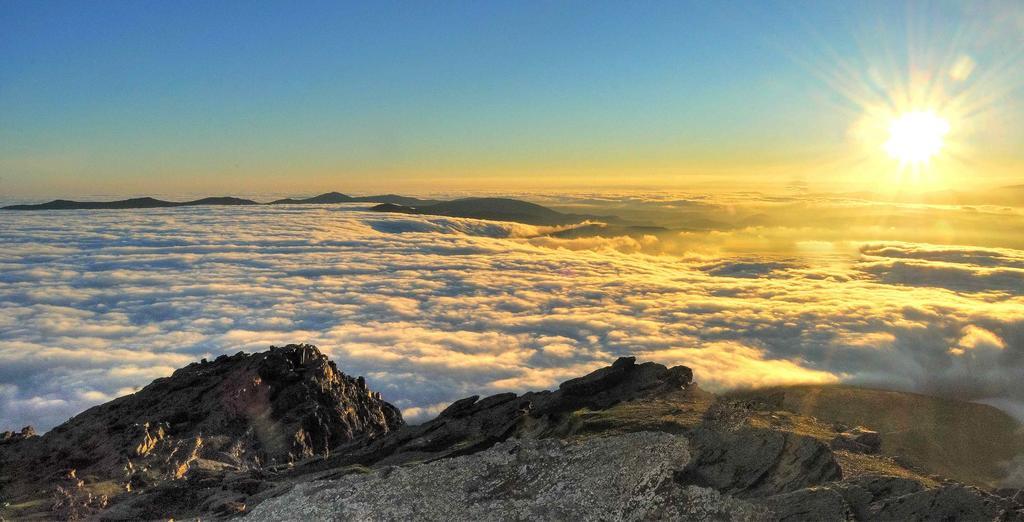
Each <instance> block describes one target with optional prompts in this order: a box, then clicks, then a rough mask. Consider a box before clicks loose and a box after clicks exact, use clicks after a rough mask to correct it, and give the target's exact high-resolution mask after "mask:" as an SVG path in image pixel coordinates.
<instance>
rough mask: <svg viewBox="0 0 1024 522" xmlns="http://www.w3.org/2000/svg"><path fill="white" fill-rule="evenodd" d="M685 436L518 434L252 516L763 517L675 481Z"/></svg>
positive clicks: (280, 500)
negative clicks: (564, 438)
mask: <svg viewBox="0 0 1024 522" xmlns="http://www.w3.org/2000/svg"><path fill="white" fill-rule="evenodd" d="M687 447H688V444H687V440H686V438H684V437H682V436H678V435H671V434H667V433H655V432H640V433H631V434H626V435H617V436H610V437H595V438H591V439H587V440H584V441H578V442H565V441H561V440H556V439H542V440H521V439H516V440H510V441H508V442H504V443H501V444H498V445H496V446H494V447H493V448H491V449H488V450H485V451H481V452H478V453H476V454H474V455H469V456H463V457H455V458H450V459H445V460H441V461H435V462H430V463H425V464H418V465H410V466H403V467H388V468H384V469H381V470H377V471H374V472H371V473H367V474H353V475H347V476H345V477H342V478H340V479H337V480H331V481H322V482H319V483H309V482H306V483H302V484H299V485H297V486H296V487H295V488H294V489H293V490H291V491H290V492H288V493H287V494H285V495H283V496H280V497H277V498H273V499H270V500H267V501H265V502H263V503H262V504H260V505H259V506H257V507H256V509H255V510H254V511H253V512H252V513H251V514H249V515H248V516H247V517H245V520H249V521H280V520H300V519H301V520H445V521H447V520H523V521H526V520H583V521H586V520H663V519H674V520H759V519H763V518H764V517H765V516H767V512H766V511H764V510H763V509H760V508H756V507H754V506H752V505H750V504H748V503H746V502H743V501H740V500H736V499H729V498H727V497H723V496H722V495H721V494H719V493H717V492H715V491H712V490H708V489H704V488H699V487H684V486H681V485H679V484H677V483H676V482H675V481H673V474H674V472H675V471H677V470H679V469H682V468H683V467H684V466H685V465H686V463H687V462H688V460H689V452H688V449H687Z"/></svg>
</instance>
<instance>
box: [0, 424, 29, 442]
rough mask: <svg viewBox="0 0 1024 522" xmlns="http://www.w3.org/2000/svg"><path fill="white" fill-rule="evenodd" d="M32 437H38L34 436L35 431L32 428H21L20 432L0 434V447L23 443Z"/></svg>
mask: <svg viewBox="0 0 1024 522" xmlns="http://www.w3.org/2000/svg"><path fill="white" fill-rule="evenodd" d="M32 437H38V435H36V429H35V428H33V427H32V426H25V427H24V428H21V431H4V432H0V446H2V445H5V444H14V443H15V442H19V441H23V440H25V439H29V438H32Z"/></svg>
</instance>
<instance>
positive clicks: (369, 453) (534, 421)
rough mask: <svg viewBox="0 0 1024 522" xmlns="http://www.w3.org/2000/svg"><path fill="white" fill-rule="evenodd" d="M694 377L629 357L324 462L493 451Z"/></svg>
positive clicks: (459, 407)
mask: <svg viewBox="0 0 1024 522" xmlns="http://www.w3.org/2000/svg"><path fill="white" fill-rule="evenodd" d="M691 380H692V372H691V371H690V369H689V368H686V367H683V366H677V367H675V368H666V367H665V366H663V365H660V364H657V363H644V364H636V359H635V358H633V357H623V358H620V359H619V360H617V361H615V363H614V364H612V366H610V367H606V368H602V369H599V370H597V371H595V372H593V373H590V374H589V375H586V376H584V377H580V378H577V379H572V380H569V381H566V382H565V383H562V385H561V386H560V387H559V389H558V391H554V392H551V391H542V392H530V393H525V394H523V395H520V396H517V395H516V394H514V393H502V394H498V395H493V396H491V397H487V398H485V399H480V398H479V397H478V396H472V397H467V398H465V399H461V400H459V401H456V402H454V403H452V404H451V405H450V406H449V407H448V408H446V409H445V410H444V411H442V412H441V413H440V414H439V415H438V416H437V418H435V419H434V420H431V421H429V422H427V423H424V424H421V425H418V426H406V427H404V428H403V429H401V430H399V431H397V432H395V433H394V434H392V435H391V436H388V437H386V438H381V439H378V440H376V441H374V442H372V443H370V444H369V445H366V446H359V445H354V446H350V447H345V448H339V451H338V452H337V456H336V457H334V458H331V459H328V460H326V461H324V462H323V463H321V464H320V466H338V465H349V464H362V465H369V464H376V463H387V464H397V463H402V462H409V461H413V460H430V459H437V458H442V457H450V456H454V455H462V454H467V453H472V452H475V451H479V450H482V449H487V448H489V447H491V446H493V445H494V444H496V443H498V442H501V441H504V440H506V439H508V438H510V437H512V436H531V437H537V436H545V435H551V434H554V432H556V431H557V430H558V429H559V428H560V427H561V426H563V424H564V422H565V421H566V417H567V415H569V414H570V413H572V412H574V411H576V410H579V409H584V408H586V409H593V410H600V409H606V408H609V407H611V406H613V405H615V404H618V403H619V402H622V401H628V400H634V399H640V398H643V397H650V396H656V395H659V394H663V393H665V392H668V391H674V390H681V389H683V388H684V387H685V386H687V385H689V384H690V382H691Z"/></svg>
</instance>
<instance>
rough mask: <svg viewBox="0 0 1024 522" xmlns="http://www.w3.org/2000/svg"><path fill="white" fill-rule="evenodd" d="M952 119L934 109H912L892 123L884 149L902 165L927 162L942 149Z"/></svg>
mask: <svg viewBox="0 0 1024 522" xmlns="http://www.w3.org/2000/svg"><path fill="white" fill-rule="evenodd" d="M947 133H949V122H948V121H946V120H945V119H944V118H941V117H940V116H938V115H936V114H935V113H934V112H932V111H911V112H907V113H904V114H902V115H901V116H900V117H898V118H896V119H894V120H892V121H891V122H890V123H889V140H888V141H886V142H885V145H884V146H883V148H884V149H885V151H886V152H888V153H889V155H890V156H892V157H893V158H895V159H898V160H900V163H901V164H916V165H921V164H927V163H928V162H929V161H930V160H931V159H932V157H934V156H935V155H936V154H938V153H939V152H940V151H941V150H942V141H943V138H944V137H945V136H946V134H947Z"/></svg>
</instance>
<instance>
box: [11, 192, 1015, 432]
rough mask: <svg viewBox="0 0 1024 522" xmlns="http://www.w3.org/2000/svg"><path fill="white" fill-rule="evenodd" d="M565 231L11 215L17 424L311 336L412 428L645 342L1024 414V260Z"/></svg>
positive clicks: (333, 217) (183, 216)
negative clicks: (782, 251) (449, 409)
mask: <svg viewBox="0 0 1024 522" xmlns="http://www.w3.org/2000/svg"><path fill="white" fill-rule="evenodd" d="M675 205H677V206H680V207H685V205H683V204H682V203H675ZM546 232H550V231H549V230H543V229H539V228H538V227H529V226H525V225H516V224H508V223H494V222H485V221H475V220H465V219H457V218H439V217H427V216H406V215H395V214H387V215H382V214H376V213H369V212H365V211H363V210H361V209H360V208H359V207H356V206H353V207H343V206H341V207H291V208H276V207H259V208H231V207H210V208H202V209H198V208H182V209H166V210H145V211H93V212H73V211H72V212H55V213H45V212H39V213H4V214H2V215H0V244H3V245H4V248H3V249H2V251H0V309H2V311H3V313H2V314H0V429H10V428H11V427H20V426H21V425H23V424H29V423H31V424H35V425H37V426H38V427H40V428H42V429H48V428H50V427H52V426H54V425H56V424H58V423H60V422H63V421H64V420H66V419H67V418H68V417H70V416H72V415H74V414H76V413H78V412H80V411H82V410H83V409H85V408H86V407H88V406H91V405H94V404H98V403H101V402H104V401H106V400H109V399H111V398H113V397H116V396H118V395H121V394H124V393H128V392H130V391H132V390H133V389H135V388H137V387H139V386H142V385H145V384H147V383H148V382H149V381H151V380H152V379H154V378H157V377H160V376H164V375H167V374H169V373H170V372H171V371H172V370H173V369H174V368H176V367H179V366H182V365H184V364H187V363H188V362H190V361H193V360H196V359H199V358H202V357H213V356H216V355H218V354H221V353H234V352H237V351H239V350H246V351H259V350H264V349H266V347H267V346H268V345H270V344H283V343H289V342H311V343H314V344H317V345H318V346H320V347H321V348H323V349H324V350H325V351H327V352H328V353H329V354H330V355H331V356H332V357H333V358H334V359H335V360H336V361H337V362H338V364H339V366H340V367H341V368H342V369H343V370H344V371H345V372H347V373H351V374H359V375H365V376H367V379H368V381H369V382H370V385H371V386H373V387H374V388H376V389H379V390H381V391H382V392H383V394H384V397H385V398H386V399H388V400H390V401H392V402H394V403H395V404H396V405H398V406H399V407H400V408H402V409H403V410H404V412H405V414H406V415H407V416H409V417H411V418H412V420H418V419H423V418H425V417H429V416H430V415H432V414H434V413H436V412H437V411H438V409H439V408H440V407H442V406H443V405H446V404H447V403H448V402H450V401H452V400H454V399H457V398H460V397H463V396H466V395H469V394H474V393H479V394H486V393H491V392H498V391H506V390H512V391H522V390H527V389H538V388H547V387H551V386H553V385H555V384H557V383H558V382H559V381H561V380H563V379H566V378H569V377H573V376H576V375H580V374H582V373H584V372H586V371H588V370H590V369H593V368H595V367H598V366H601V365H604V364H606V363H607V362H608V361H610V360H612V359H613V358H615V357H617V356H620V355H629V354H635V355H638V356H639V357H640V358H641V359H646V360H656V361H659V362H663V363H667V364H677V363H682V364H688V365H690V366H692V367H693V368H694V369H695V373H696V378H697V380H698V381H699V382H701V384H702V385H704V386H706V387H710V388H719V389H720V388H726V387H732V386H750V385H763V384H776V383H791V382H819V383H820V382H835V381H847V382H855V383H863V384H871V385H881V386H887V387H895V388H899V389H907V390H918V391H925V392H933V393H940V394H945V395H949V396H955V397H960V398H965V399H970V400H985V401H988V402H990V403H992V404H1000V405H1002V407H1004V408H1006V409H1008V410H1011V411H1012V410H1013V408H1017V410H1016V411H1024V410H1021V409H1020V408H1021V405H1022V404H1024V387H1022V386H1021V385H1020V384H1019V382H1017V381H1018V380H1019V376H1020V375H1022V374H1024V313H1022V310H1024V297H1022V296H1024V278H1022V272H1024V252H1021V251H1018V250H1012V249H1006V248H993V249H985V248H978V247H972V248H965V247H955V246H934V245H928V244H920V243H907V242H895V241H887V242H881V243H879V242H874V243H864V244H862V245H860V246H859V247H858V249H854V250H853V251H852V253H851V254H850V255H849V256H847V257H845V258H842V259H839V260H837V257H836V256H835V255H834V252H833V251H832V250H830V249H827V248H825V249H809V250H805V251H804V252H803V253H801V254H800V255H794V254H793V253H792V252H788V253H787V254H786V255H785V256H779V255H769V254H755V253H747V254H745V255H742V256H740V255H735V254H734V255H724V257H715V258H714V259H710V258H708V257H707V256H706V255H685V253H679V252H676V253H675V254H676V255H650V254H648V253H645V252H654V251H659V247H658V245H660V244H664V243H668V242H672V241H679V242H681V243H685V242H692V241H694V238H693V237H691V236H690V235H688V234H690V233H683V234H679V235H678V236H673V237H670V238H665V237H657V238H655V237H646V238H626V237H622V238H584V239H564V240H563V239H555V238H551V237H545V236H543V234H544V233H546ZM792 233H798V232H792ZM792 233H791V235H792ZM718 234H729V235H730V237H738V234H742V232H737V231H735V230H733V231H729V232H721V233H718ZM705 237H708V238H710V236H708V235H705ZM753 237H755V236H754V235H751V236H750V237H748V238H747V239H750V238H753ZM666 250H669V249H667V248H666V249H664V250H662V251H666ZM822 252H824V254H822ZM819 254H821V255H819Z"/></svg>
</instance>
